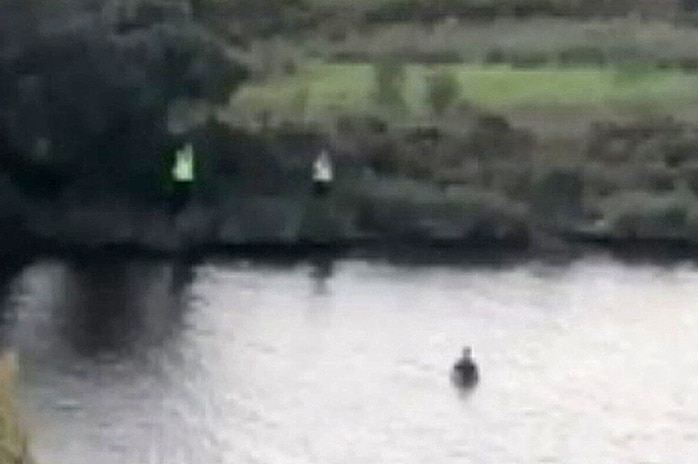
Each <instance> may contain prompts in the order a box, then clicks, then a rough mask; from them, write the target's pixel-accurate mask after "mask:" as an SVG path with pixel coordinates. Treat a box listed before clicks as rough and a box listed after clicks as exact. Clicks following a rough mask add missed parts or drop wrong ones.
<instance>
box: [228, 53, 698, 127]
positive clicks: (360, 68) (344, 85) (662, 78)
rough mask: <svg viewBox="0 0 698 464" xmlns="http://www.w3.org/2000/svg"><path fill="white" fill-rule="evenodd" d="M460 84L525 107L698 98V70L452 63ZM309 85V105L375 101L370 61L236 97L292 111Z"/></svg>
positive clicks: (353, 106) (412, 97) (410, 89)
mask: <svg viewBox="0 0 698 464" xmlns="http://www.w3.org/2000/svg"><path fill="white" fill-rule="evenodd" d="M442 68H446V69H450V70H451V71H452V72H453V73H454V74H455V76H456V77H457V78H458V81H459V82H460V84H461V95H460V98H461V99H462V100H465V101H468V102H472V103H475V104H478V105H481V106H484V107H489V108H494V109H506V108H511V107H521V106H527V105H532V106H536V105H543V106H545V105H561V106H565V105H593V104H607V103H608V104H614V103H616V104H628V103H630V104H649V105H651V104H655V103H657V104H660V103H661V104H670V103H673V102H675V103H684V104H685V103H687V102H698V75H688V74H681V73H679V72H676V71H671V70H669V71H655V70H651V71H628V70H626V71H619V70H614V69H610V68H609V69H593V68H592V69H589V68H587V69H556V68H541V69H532V70H521V69H511V68H510V67H508V66H481V65H449V66H442ZM429 71H430V67H429V66H422V65H408V66H407V67H406V84H405V89H404V95H405V101H406V104H407V106H408V109H409V110H410V112H411V113H412V114H420V113H422V114H423V113H424V112H426V111H427V105H426V100H425V93H426V92H425V90H426V89H425V82H426V76H427V75H428V73H429ZM303 86H307V88H308V91H309V97H308V111H309V112H310V114H311V116H312V114H313V113H316V114H317V113H318V112H319V113H321V114H322V113H324V112H325V111H326V110H328V109H334V110H339V111H366V110H370V109H372V108H374V107H375V100H374V98H373V92H374V68H373V66H372V65H370V64H324V63H310V64H306V65H304V66H302V67H301V68H300V70H299V72H298V73H297V74H296V75H294V76H291V77H284V78H279V79H276V80H271V81H268V82H266V83H263V84H254V85H248V86H245V87H243V88H242V89H241V90H240V91H239V93H238V94H237V95H236V98H235V101H236V103H237V104H239V105H242V106H243V107H247V108H253V109H261V108H267V109H271V110H272V111H290V112H291V113H292V112H293V104H292V102H293V97H294V95H297V92H298V91H299V89H300V88H302V87H303Z"/></svg>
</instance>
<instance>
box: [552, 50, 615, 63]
mask: <svg viewBox="0 0 698 464" xmlns="http://www.w3.org/2000/svg"><path fill="white" fill-rule="evenodd" d="M559 59H560V64H561V65H563V66H576V65H588V66H603V65H604V64H605V63H606V57H605V55H604V52H603V50H601V49H600V48H596V47H572V48H568V49H566V50H563V51H562V52H560V58H559Z"/></svg>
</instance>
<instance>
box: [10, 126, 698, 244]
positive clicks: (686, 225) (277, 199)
mask: <svg viewBox="0 0 698 464" xmlns="http://www.w3.org/2000/svg"><path fill="white" fill-rule="evenodd" d="M338 124H340V123H338ZM341 124H344V125H343V126H342V127H341V132H337V133H335V134H332V133H327V132H323V131H321V130H317V131H316V130H313V129H307V128H306V129H300V128H296V129H294V128H281V129H278V130H275V129H267V130H266V131H264V132H260V133H254V132H245V131H241V130H234V129H231V128H229V127H226V126H225V125H221V124H218V123H216V124H213V125H212V126H207V129H206V130H204V131H203V132H201V133H198V134H196V136H195V137H194V138H193V140H194V144H195V146H196V148H197V152H199V153H200V156H201V157H202V160H203V162H202V166H203V167H202V170H201V173H200V174H201V182H200V185H199V186H197V189H195V194H194V198H193V200H192V202H191V204H189V205H188V207H187V208H185V210H183V211H182V212H181V214H179V215H178V216H177V217H172V216H170V215H169V214H168V213H167V212H166V205H167V202H166V194H167V192H166V190H163V191H161V192H159V193H158V192H157V191H155V190H152V191H151V193H150V196H143V195H142V194H140V193H139V192H140V191H141V190H142V188H141V187H142V186H138V188H136V189H135V190H134V191H130V192H124V191H122V190H110V189H109V188H105V189H102V191H97V190H95V187H94V186H95V185H99V184H100V183H102V182H103V185H109V184H108V176H109V175H110V174H109V173H108V172H105V173H100V172H96V173H91V174H90V176H88V177H86V176H84V175H80V176H75V177H74V178H72V179H69V180H68V181H66V183H65V184H64V185H59V186H58V191H59V192H60V194H59V195H58V197H57V198H56V197H53V198H49V197H47V196H43V197H41V196H36V195H34V196H32V195H31V192H34V191H35V190H36V189H37V187H36V185H35V186H33V187H32V188H29V187H28V186H27V185H20V184H21V181H22V178H20V177H17V176H16V175H14V174H13V173H12V172H9V173H8V174H7V175H6V176H4V177H3V182H2V186H1V187H2V188H1V189H0V201H1V202H2V205H3V208H2V214H1V215H0V226H1V228H2V230H3V235H4V237H5V245H4V247H3V249H4V251H6V252H7V251H11V250H15V249H21V248H32V247H41V248H56V249H60V248H68V249H76V248H85V249H97V248H104V247H107V248H110V247H112V248H113V247H118V248H123V249H141V250H152V251H154V252H158V253H178V252H181V251H183V250H189V249H215V248H230V249H244V248H249V247H252V248H254V247H270V246H271V247H288V248H293V247H300V248H303V247H306V246H325V247H334V248H355V247H364V246H371V247H373V246H384V245H390V244H396V245H408V246H418V247H431V248H438V247H441V248H444V247H445V248H448V247H451V248H458V247H463V248H485V249H486V248H507V249H529V248H530V249H546V248H559V247H566V246H567V244H568V243H577V242H597V243H609V244H611V243H622V242H628V243H632V242H647V243H649V242H656V243H659V242H666V243H672V244H674V243H685V244H687V245H691V246H692V245H694V244H698V193H697V192H696V188H698V184H696V182H695V175H696V168H695V167H696V166H697V164H696V161H697V159H696V158H695V153H698V150H696V147H698V144H696V142H695V136H694V134H695V133H696V128H695V127H694V126H693V125H691V124H685V123H683V122H680V121H675V120H673V119H671V118H668V119H666V118H663V119H646V120H639V121H635V122H633V123H628V124H624V125H623V124H615V123H608V124H599V123H597V124H592V125H591V126H590V127H589V129H588V130H587V131H586V132H585V133H583V134H577V139H576V140H573V142H574V143H573V144H571V145H569V146H567V149H570V150H572V151H576V152H577V155H576V157H574V156H571V155H569V154H568V155H567V156H562V155H561V153H564V152H563V151H560V150H564V149H565V146H564V145H561V146H555V145H552V146H550V145H547V146H546V139H545V138H544V137H539V136H537V134H535V133H533V132H531V131H529V130H527V129H522V128H520V127H516V126H513V125H511V124H510V123H509V122H508V121H507V120H506V119H505V118H503V117H500V116H497V115H492V114H487V113H481V114H477V113H475V114H473V115H471V116H470V119H469V122H468V123H467V124H464V125H463V126H461V127H460V128H459V129H458V130H455V131H448V130H447V129H444V128H440V127H433V126H425V125H422V126H412V127H404V126H399V125H392V126H391V125H389V124H387V123H384V122H382V121H381V120H380V119H373V120H371V119H366V118H353V119H346V120H344V121H343V122H342V123H341ZM323 146H329V147H330V148H331V151H332V152H333V153H334V155H335V159H336V164H337V169H336V171H337V178H336V181H335V184H334V186H333V189H332V190H331V192H330V193H329V194H328V195H327V196H325V197H315V196H313V195H312V194H311V191H310V179H309V172H310V169H309V168H310V163H311V162H312V159H313V156H314V154H316V153H317V152H318V149H319V148H320V147H323ZM546 150H547V153H546ZM555 153H557V154H558V157H557V158H556V157H555V156H554V154H555ZM137 168H138V166H136V167H135V168H134V169H137ZM151 177H152V178H157V171H154V172H153V173H152V174H151ZM100 179H102V180H100ZM136 179H138V178H136ZM41 185H43V184H41ZM41 185H39V187H41ZM30 187H31V186H30ZM139 189H140V190H139ZM27 192H29V193H27ZM139 195H140V196H139ZM158 198H159V200H158Z"/></svg>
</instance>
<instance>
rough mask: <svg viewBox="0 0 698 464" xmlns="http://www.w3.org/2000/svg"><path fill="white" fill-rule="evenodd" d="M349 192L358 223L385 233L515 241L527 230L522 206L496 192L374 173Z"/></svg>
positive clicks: (420, 236)
mask: <svg viewBox="0 0 698 464" xmlns="http://www.w3.org/2000/svg"><path fill="white" fill-rule="evenodd" d="M352 195H353V196H354V198H355V204H356V205H357V208H358V214H357V216H358V225H359V227H360V228H361V229H364V230H369V231H375V232H379V233H382V234H386V235H388V236H405V235H407V236H411V237H419V238H425V239H429V238H436V239H438V238H448V239H454V240H459V239H460V240H469V239H472V240H478V241H482V240H491V241H508V240H512V241H513V240H517V241H518V240H522V239H523V238H524V237H526V236H527V233H528V223H527V220H526V219H525V217H526V216H525V211H524V210H523V209H522V208H521V207H519V206H517V205H515V204H514V203H512V202H511V201H509V200H507V199H506V198H504V197H503V196H501V195H499V194H497V193H492V192H485V191H482V190H476V189H459V190H455V191H450V192H448V191H446V192H445V191H442V190H440V189H439V188H438V187H436V186H435V185H433V184H429V183H423V182H418V181H414V180H408V179H405V178H374V179H372V180H367V181H364V182H362V183H361V185H359V186H357V187H356V189H355V190H354V191H353V192H352Z"/></svg>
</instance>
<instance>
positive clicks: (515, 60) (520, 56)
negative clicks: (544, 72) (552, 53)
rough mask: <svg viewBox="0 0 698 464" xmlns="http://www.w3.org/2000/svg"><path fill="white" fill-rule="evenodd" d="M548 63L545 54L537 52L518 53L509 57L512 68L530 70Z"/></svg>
mask: <svg viewBox="0 0 698 464" xmlns="http://www.w3.org/2000/svg"><path fill="white" fill-rule="evenodd" d="M547 63H548V57H547V56H546V54H545V53H539V52H519V53H513V54H512V55H511V65H512V67H514V68H521V69H530V68H540V67H543V66H545V65H546V64H547Z"/></svg>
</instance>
